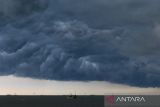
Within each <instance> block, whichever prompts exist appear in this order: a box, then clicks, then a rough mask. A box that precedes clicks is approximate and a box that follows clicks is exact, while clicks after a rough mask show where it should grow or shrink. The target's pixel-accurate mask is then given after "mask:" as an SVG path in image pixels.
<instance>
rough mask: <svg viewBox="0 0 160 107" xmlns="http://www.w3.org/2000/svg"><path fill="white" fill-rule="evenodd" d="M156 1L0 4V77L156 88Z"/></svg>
mask: <svg viewBox="0 0 160 107" xmlns="http://www.w3.org/2000/svg"><path fill="white" fill-rule="evenodd" d="M159 4H160V1H159V0H14V1H13V0H0V75H5V76H8V75H14V76H20V77H30V78H37V79H49V80H64V81H68V80H72V81H77V80H78V81H108V82H111V83H119V84H125V85H129V86H137V87H160V79H159V78H160V60H159V59H160V50H159V49H160V14H159V11H160V6H159Z"/></svg>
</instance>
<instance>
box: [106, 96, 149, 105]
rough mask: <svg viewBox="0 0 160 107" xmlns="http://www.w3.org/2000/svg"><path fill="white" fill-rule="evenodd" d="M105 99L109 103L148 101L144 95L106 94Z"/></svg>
mask: <svg viewBox="0 0 160 107" xmlns="http://www.w3.org/2000/svg"><path fill="white" fill-rule="evenodd" d="M105 101H106V102H108V103H109V104H116V103H141V102H146V100H145V98H144V97H128V96H126V97H124V96H123V97H118V96H117V97H116V96H106V97H105Z"/></svg>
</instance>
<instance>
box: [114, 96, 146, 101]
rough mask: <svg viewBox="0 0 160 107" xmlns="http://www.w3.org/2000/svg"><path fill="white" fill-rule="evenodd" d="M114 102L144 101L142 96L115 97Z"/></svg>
mask: <svg viewBox="0 0 160 107" xmlns="http://www.w3.org/2000/svg"><path fill="white" fill-rule="evenodd" d="M116 102H146V100H145V98H144V97H117V99H116Z"/></svg>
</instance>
